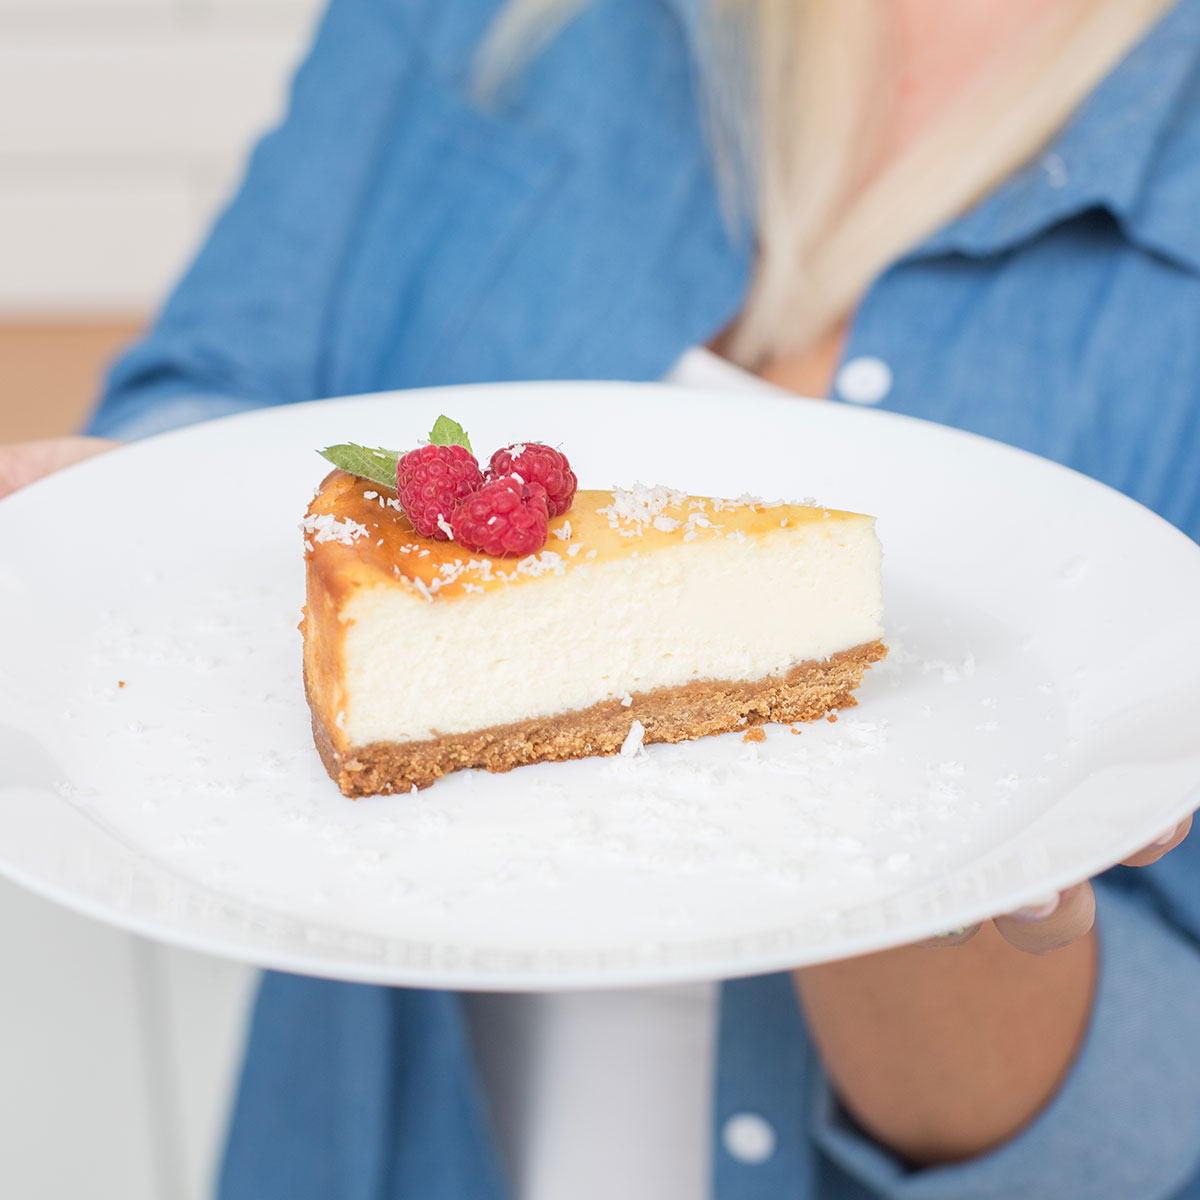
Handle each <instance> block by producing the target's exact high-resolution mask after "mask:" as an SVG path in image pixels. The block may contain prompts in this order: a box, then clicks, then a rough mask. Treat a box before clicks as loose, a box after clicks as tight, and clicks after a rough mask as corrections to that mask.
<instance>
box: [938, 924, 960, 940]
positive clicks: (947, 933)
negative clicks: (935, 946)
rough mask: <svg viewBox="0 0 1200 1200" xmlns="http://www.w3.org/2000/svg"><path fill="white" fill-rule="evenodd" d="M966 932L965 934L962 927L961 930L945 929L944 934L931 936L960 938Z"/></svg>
mask: <svg viewBox="0 0 1200 1200" xmlns="http://www.w3.org/2000/svg"><path fill="white" fill-rule="evenodd" d="M966 932H967V929H966V926H965V925H964V926H963V927H962V928H961V929H947V930H946V931H945V933H935V934H934V935H933V936H934V937H935V938H952V937H962V935H963V934H964V933H966Z"/></svg>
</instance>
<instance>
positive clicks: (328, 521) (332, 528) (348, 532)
mask: <svg viewBox="0 0 1200 1200" xmlns="http://www.w3.org/2000/svg"><path fill="white" fill-rule="evenodd" d="M301 528H302V529H303V530H304V532H305V533H310V534H312V535H313V536H312V540H313V541H314V542H341V544H342V545H343V546H353V545H354V543H355V542H356V541H358V539H359V538H360V537H366V536H367V527H366V526H365V525H360V524H359V523H358V522H357V521H351V520H349V519H346V520H344V521H343V520H339V519H338V518H337V517H335V516H334V515H333V513H320V514H319V515H318V516H315V517H305V518H304V524H303V525H302V526H301Z"/></svg>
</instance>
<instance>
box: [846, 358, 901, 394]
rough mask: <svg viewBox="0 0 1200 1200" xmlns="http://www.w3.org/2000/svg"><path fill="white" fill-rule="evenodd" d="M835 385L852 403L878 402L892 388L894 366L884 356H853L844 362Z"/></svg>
mask: <svg viewBox="0 0 1200 1200" xmlns="http://www.w3.org/2000/svg"><path fill="white" fill-rule="evenodd" d="M833 385H834V387H835V388H836V389H837V393H838V395H839V396H841V398H842V399H843V400H849V401H850V403H851V404H878V403H879V402H880V400H882V399H883V398H884V396H886V395H887V394H888V392H890V391H891V390H892V368H891V367H889V366H888V365H887V363H885V362H884V361H883V359H882V358H871V357H869V356H864V357H863V358H852V359H850V361H849V362H847V363H843V364H842V367H841V369H840V370H839V371H838V373H837V376H836V378H835V379H834V381H833Z"/></svg>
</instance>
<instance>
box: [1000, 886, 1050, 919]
mask: <svg viewBox="0 0 1200 1200" xmlns="http://www.w3.org/2000/svg"><path fill="white" fill-rule="evenodd" d="M1058 899H1059V894H1058V892H1055V893H1054V894H1053V895H1052V896H1046V897H1045V898H1044V899H1042V900H1034V901H1033V902H1032V903H1030V904H1026V905H1024V906H1023V907H1021V908H1018V909H1017V911H1016V912H1010V913H1009V914H1008V915H1009V917H1010V918H1011V919H1012V920H1014V921H1030V922H1032V921H1044V920H1045V919H1046V918H1047V917H1048V916H1050V915H1051V914H1052V913H1053V912H1054V910H1055V909H1056V908H1058Z"/></svg>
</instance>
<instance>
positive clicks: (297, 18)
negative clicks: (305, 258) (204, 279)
mask: <svg viewBox="0 0 1200 1200" xmlns="http://www.w3.org/2000/svg"><path fill="white" fill-rule="evenodd" d="M320 8H321V4H320V3H318V2H317V0H0V440H11V439H13V438H19V437H32V436H36V435H40V434H43V433H51V432H56V431H57V430H58V429H59V428H61V427H63V426H64V425H65V426H66V427H67V428H70V427H71V426H72V425H74V424H75V423H76V422H77V421H78V419H79V416H80V414H81V413H82V412H83V411H84V410H85V409H86V407H87V405H88V403H90V401H91V399H92V395H93V393H94V390H95V379H96V374H97V371H98V370H99V369H100V367H101V365H102V364H103V363H104V362H105V361H106V360H107V358H108V357H109V356H110V355H111V353H112V351H113V349H114V347H115V346H118V345H120V344H122V343H123V342H124V341H126V340H128V339H129V337H131V336H132V335H133V333H134V332H135V331H136V329H137V328H138V327H139V326H140V324H141V323H142V321H143V320H144V318H145V316H146V315H147V314H148V313H150V312H151V311H152V310H153V308H154V306H155V305H156V303H157V302H158V300H159V299H160V298H161V296H162V295H163V293H164V292H165V290H166V289H167V288H168V287H169V285H170V283H171V281H172V280H173V279H174V278H175V277H176V275H177V274H178V272H179V271H180V269H181V268H182V267H183V266H184V265H185V264H186V262H187V260H188V258H189V257H190V255H191V253H192V252H193V250H194V249H195V246H196V243H197V240H198V239H199V238H200V236H201V234H202V232H203V230H204V229H205V227H206V226H207V224H208V223H209V221H210V220H211V218H212V217H213V216H214V215H215V213H216V211H217V210H218V209H219V207H220V205H221V204H222V202H223V201H224V199H225V198H226V196H227V195H228V193H229V190H230V188H231V187H232V186H233V184H234V182H235V181H236V179H237V177H238V174H239V172H240V170H241V167H242V164H243V162H244V160H245V156H246V153H247V151H248V150H249V148H250V146H251V145H252V144H253V140H254V138H255V137H256V136H257V135H258V134H259V133H260V132H261V131H263V130H264V129H265V128H267V127H268V126H269V125H270V124H271V123H272V122H273V121H274V120H275V119H276V118H277V116H278V115H279V114H280V113H281V112H282V110H283V106H284V103H285V97H286V86H287V79H288V76H289V74H290V69H291V67H292V65H293V64H294V62H295V61H296V59H297V58H298V57H299V55H300V54H301V53H302V51H303V49H304V47H305V46H306V44H307V41H308V39H309V36H310V33H311V30H312V26H313V23H314V20H315V18H316V16H317V14H318V12H319V10H320Z"/></svg>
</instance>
